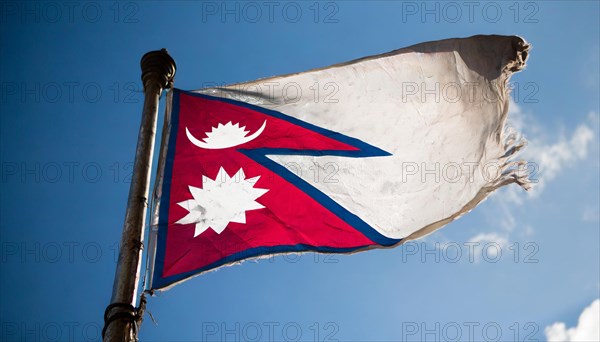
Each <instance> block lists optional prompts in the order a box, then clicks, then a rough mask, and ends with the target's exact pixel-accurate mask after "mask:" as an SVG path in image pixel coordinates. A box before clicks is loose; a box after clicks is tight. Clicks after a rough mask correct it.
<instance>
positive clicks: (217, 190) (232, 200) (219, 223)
mask: <svg viewBox="0 0 600 342" xmlns="http://www.w3.org/2000/svg"><path fill="white" fill-rule="evenodd" d="M259 178H260V176H257V177H253V178H248V179H246V175H244V170H242V169H241V168H240V169H239V171H238V172H237V173H236V174H235V176H233V177H229V175H228V174H227V172H226V171H225V170H224V169H223V168H222V167H221V168H220V169H219V173H218V174H217V177H216V178H215V179H214V180H212V179H210V178H208V177H206V176H202V188H196V187H193V186H191V185H190V186H189V189H190V192H191V193H192V196H193V197H194V199H190V200H187V201H183V202H179V203H177V204H179V205H180V206H181V207H183V208H185V209H186V210H187V211H189V214H187V215H186V216H185V217H183V218H182V219H181V220H179V221H177V222H175V223H178V224H193V223H195V224H196V230H195V232H194V237H196V236H198V235H200V234H202V232H204V231H205V230H207V229H208V228H212V230H214V231H215V232H216V233H217V234H221V232H222V231H223V230H225V228H226V227H227V225H228V224H229V222H237V223H246V211H248V210H255V209H261V208H264V206H263V205H262V204H260V203H258V202H256V201H255V200H256V199H257V198H258V197H260V196H262V195H264V194H265V193H266V192H267V191H269V190H268V189H258V188H254V184H255V183H256V181H258V179H259Z"/></svg>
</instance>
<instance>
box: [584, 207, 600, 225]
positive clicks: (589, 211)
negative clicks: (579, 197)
mask: <svg viewBox="0 0 600 342" xmlns="http://www.w3.org/2000/svg"><path fill="white" fill-rule="evenodd" d="M581 220H582V221H584V222H598V221H599V220H600V210H599V208H597V207H596V208H594V207H593V206H591V205H588V206H586V207H585V208H583V212H582V214H581Z"/></svg>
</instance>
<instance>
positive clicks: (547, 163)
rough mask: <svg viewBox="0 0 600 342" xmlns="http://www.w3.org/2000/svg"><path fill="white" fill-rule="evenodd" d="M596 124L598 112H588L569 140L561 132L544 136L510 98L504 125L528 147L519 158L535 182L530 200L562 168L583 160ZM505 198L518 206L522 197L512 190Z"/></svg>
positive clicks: (591, 140)
mask: <svg viewBox="0 0 600 342" xmlns="http://www.w3.org/2000/svg"><path fill="white" fill-rule="evenodd" d="M597 121H598V113H594V112H591V113H589V114H588V119H587V121H585V122H583V123H581V124H579V126H577V128H576V129H575V130H574V131H573V133H572V134H570V137H569V136H568V135H565V134H564V133H560V134H558V133H551V134H547V133H546V134H544V133H545V132H544V131H543V129H542V128H541V126H540V125H539V123H538V122H536V121H535V119H534V117H533V116H532V115H531V114H530V113H527V112H525V111H523V109H522V108H521V107H520V106H519V105H517V104H516V103H515V102H514V101H512V99H511V102H510V105H509V123H508V125H509V126H510V127H513V128H514V129H516V130H517V131H519V132H523V133H524V134H525V136H526V138H527V140H528V144H527V147H526V148H525V149H524V151H523V152H522V153H521V154H520V155H519V157H521V158H523V159H525V160H527V161H529V162H530V163H532V164H531V165H532V167H530V168H529V170H530V171H532V174H531V179H532V180H533V181H536V183H534V184H535V186H534V188H533V189H532V190H531V191H530V194H531V195H530V197H537V196H539V195H540V194H541V193H542V191H543V189H544V187H545V186H546V184H547V183H548V182H550V181H552V180H553V179H555V178H556V177H557V176H559V175H560V174H561V173H562V172H563V170H564V169H565V168H569V167H572V166H573V165H574V164H575V163H576V162H578V161H581V160H584V159H586V158H587V156H588V154H589V150H590V146H591V143H592V142H593V141H594V137H595V136H596V135H597V132H595V131H594V129H593V128H592V127H595V126H597V125H596V123H597ZM557 135H558V136H559V137H558V139H556V140H555V141H553V142H550V141H548V140H549V139H547V136H557ZM512 188H514V187H512ZM505 197H508V201H510V202H513V203H516V204H520V203H522V201H521V197H522V195H520V194H519V193H516V192H515V191H514V190H511V191H510V193H509V194H505Z"/></svg>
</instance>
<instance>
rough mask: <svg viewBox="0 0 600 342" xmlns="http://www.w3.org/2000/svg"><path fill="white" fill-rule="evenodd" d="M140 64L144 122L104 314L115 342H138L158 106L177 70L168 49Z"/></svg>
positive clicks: (105, 336) (147, 56)
mask: <svg viewBox="0 0 600 342" xmlns="http://www.w3.org/2000/svg"><path fill="white" fill-rule="evenodd" d="M140 65H141V68H142V82H143V84H144V109H143V112H142V123H141V125H140V131H139V134H138V142H137V148H136V152H135V162H134V166H133V177H132V180H131V185H130V187H129V198H128V200H127V210H126V213H125V223H124V225H123V233H122V235H121V244H120V251H119V259H118V261H117V269H116V272H115V280H114V283H113V291H112V297H111V301H110V302H111V303H110V305H108V307H107V308H106V311H105V313H104V320H105V322H104V329H103V340H104V341H111V342H122V341H132V340H137V322H138V321H140V318H141V317H139V316H138V310H137V309H136V307H135V306H136V301H137V288H138V283H139V278H140V266H141V261H142V249H143V247H144V222H145V220H146V212H147V208H148V192H149V188H150V174H151V166H152V156H153V154H154V140H155V136H156V123H157V120H158V103H159V100H160V94H161V93H162V91H163V89H165V88H170V87H171V86H172V83H173V78H174V76H175V70H176V65H175V61H174V60H173V58H171V56H169V53H168V52H167V50H166V49H162V50H159V51H150V52H148V53H146V54H145V55H144V56H143V57H142V60H141V62H140Z"/></svg>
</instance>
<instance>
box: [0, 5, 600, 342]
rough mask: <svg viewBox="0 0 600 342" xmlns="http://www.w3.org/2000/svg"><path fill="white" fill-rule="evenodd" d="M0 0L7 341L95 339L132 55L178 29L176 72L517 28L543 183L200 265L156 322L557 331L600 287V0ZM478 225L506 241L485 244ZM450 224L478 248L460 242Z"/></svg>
mask: <svg viewBox="0 0 600 342" xmlns="http://www.w3.org/2000/svg"><path fill="white" fill-rule="evenodd" d="M0 6H1V7H0V9H1V11H0V20H1V21H0V41H1V42H2V44H1V46H0V61H1V63H0V81H1V83H0V85H1V89H0V95H1V98H0V105H1V110H0V113H1V114H0V115H1V116H0V123H1V127H0V133H1V137H0V139H1V146H0V152H1V155H0V159H1V163H2V164H1V165H2V173H1V176H2V178H1V189H2V190H1V192H0V196H1V198H0V209H1V212H0V214H1V215H0V269H1V271H0V303H1V305H0V321H1V323H0V324H1V326H0V333H1V334H2V335H1V336H2V337H0V339H2V340H19V339H26V340H61V341H62V340H77V341H81V340H84V341H85V340H94V339H98V338H99V333H100V329H101V328H102V315H103V312H104V308H105V306H106V305H107V304H108V301H109V299H110V293H111V289H112V283H113V275H114V270H115V265H116V264H115V252H116V246H117V243H118V241H119V239H120V234H121V228H122V224H123V217H124V212H125V203H126V199H127V194H128V190H129V184H128V180H129V177H130V175H131V165H132V161H133V156H134V153H135V143H136V139H137V131H138V127H139V122H140V115H141V105H142V99H143V96H142V93H141V82H140V80H139V79H140V70H139V60H140V58H141V56H142V55H143V54H144V53H145V52H147V51H150V50H154V49H159V48H163V47H166V48H168V49H169V51H170V53H171V55H172V56H173V57H174V58H175V60H176V61H177V66H178V71H177V75H176V79H175V84H176V86H177V87H178V88H181V89H190V90H191V89H198V88H201V87H203V86H206V85H214V84H215V83H216V84H228V83H234V82H242V81H248V80H252V79H256V78H260V77H266V76H271V75H277V74H285V73H290V72H298V71H303V70H306V69H310V68H315V67H324V66H327V65H330V64H333V63H338V62H343V61H347V60H351V59H354V58H359V57H362V56H366V55H372V54H377V53H383V52H387V51H390V50H394V49H397V48H400V47H404V46H408V45H412V44H415V43H419V42H423V41H430V40H438V39H444V38H453V37H466V36H471V35H474V34H506V35H513V34H516V35H519V36H522V37H523V38H525V39H526V40H527V41H528V42H530V43H531V45H532V50H531V57H530V59H529V61H528V67H527V69H526V70H525V71H523V72H521V73H518V74H516V75H514V76H513V79H512V81H513V84H514V87H515V89H516V90H515V91H514V92H513V98H514V99H513V103H514V105H513V106H512V108H511V115H512V117H513V120H512V121H513V125H514V126H517V127H520V129H521V130H522V131H523V132H524V134H525V136H526V137H527V139H528V140H529V142H530V143H529V146H528V149H527V150H526V152H525V153H524V156H525V157H526V158H528V159H529V160H531V161H533V162H535V163H536V165H537V166H538V170H539V172H537V176H538V177H537V179H538V180H539V183H538V186H537V188H536V189H534V190H533V191H532V192H531V193H529V194H527V193H524V192H523V191H521V190H520V189H516V188H515V189H504V190H502V191H500V192H498V193H497V194H495V195H494V196H492V198H490V199H488V200H487V201H486V202H484V203H483V204H481V205H480V206H479V207H477V208H476V209H475V210H474V211H473V212H471V213H470V214H468V215H466V216H464V217H462V218H461V219H459V220H457V221H455V222H453V223H451V224H450V225H448V226H447V227H445V228H444V229H442V230H441V231H438V232H436V233H434V234H432V235H430V236H428V237H427V238H426V239H424V240H420V241H418V242H416V243H415V244H413V245H411V246H410V248H409V247H400V248H396V249H393V250H380V251H371V252H367V253H359V254H355V255H350V256H343V255H334V256H328V257H326V256H323V255H314V254H307V255H302V256H301V257H299V256H288V257H274V258H272V259H268V260H262V261H260V262H256V263H254V262H248V263H245V264H243V265H241V266H234V267H229V268H225V269H222V270H220V271H218V272H213V273H209V274H206V275H203V276H201V277H197V278H194V279H192V280H190V281H188V282H185V283H183V284H181V285H178V286H176V287H174V288H173V289H171V290H169V291H167V292H164V293H161V294H160V295H158V296H157V297H153V298H150V300H149V305H148V309H149V311H150V312H152V314H153V315H154V317H155V318H156V320H157V322H158V325H157V326H156V325H154V324H153V323H152V321H151V320H150V319H149V318H148V317H146V320H145V322H144V325H143V326H142V329H141V335H140V336H141V338H142V339H143V340H147V341H163V340H167V339H171V340H173V339H176V340H187V341H203V340H206V341H216V340H222V339H227V340H229V341H236V340H265V341H269V340H278V341H281V340H284V341H285V340H288V341H293V340H297V338H298V339H299V340H302V341H324V340H325V341H331V340H339V341H348V340H357V341H358V340H360V341H375V340H377V341H382V340H385V341H398V340H421V339H427V340H444V339H449V340H451V339H452V338H454V337H455V336H456V332H459V333H460V334H461V338H460V339H461V340H469V336H472V339H473V340H484V339H490V340H494V339H495V337H496V332H500V333H501V337H499V339H501V340H503V341H504V340H511V341H513V340H524V339H526V338H529V339H530V340H535V339H537V340H545V339H546V337H547V336H558V335H560V334H561V333H562V334H563V335H569V332H568V331H566V330H565V329H564V328H563V327H562V326H560V324H559V325H556V326H554V328H553V329H549V330H546V328H547V327H549V326H551V325H552V324H554V323H556V322H564V324H565V326H566V328H567V329H568V328H572V327H576V326H577V325H578V319H579V316H580V314H581V313H582V311H583V310H584V308H586V307H588V306H590V305H591V304H592V302H593V301H594V300H596V299H597V298H598V297H599V291H600V274H599V272H600V271H599V269H600V256H599V250H600V248H599V247H600V242H599V241H600V237H599V232H600V229H599V206H600V202H599V188H600V184H599V177H598V174H599V172H600V170H599V168H600V166H599V139H598V136H599V119H598V115H599V114H598V113H599V111H600V110H599V95H598V94H599V91H600V89H599V68H598V64H599V43H598V42H599V41H600V39H599V38H600V37H599V30H600V27H599V4H598V2H595V1H568V2H567V1H549V2H541V1H540V2H535V1H534V2H484V3H476V4H474V3H471V2H453V3H451V4H450V5H448V3H444V2H428V3H427V4H425V5H423V4H422V3H419V2H410V1H403V2H402V1H381V2H378V1H370V2H367V1H338V2H318V3H317V2H279V1H274V2H253V3H252V5H248V4H247V3H244V2H227V3H225V2H220V1H216V2H188V1H173V2H168V3H167V2H160V1H149V2H127V1H125V2H42V3H34V2H23V3H22V2H11V1H8V2H3V3H2V4H0ZM270 6H272V7H270ZM257 8H259V9H260V11H261V16H260V17H259V16H257V13H258V12H256V9H257ZM269 8H272V9H273V12H272V13H269ZM470 9H471V10H472V11H471V12H469V11H470ZM427 11H430V12H427ZM431 11H432V12H431ZM457 11H459V12H457ZM459 14H460V15H459ZM163 108H164V103H162V102H161V114H160V120H159V121H160V122H162V110H163ZM467 242H479V243H480V245H482V244H483V243H489V242H493V243H495V244H497V245H498V246H500V247H501V251H502V256H501V258H500V260H499V261H498V262H491V261H490V260H485V258H483V257H481V255H482V251H481V250H476V251H475V256H474V257H473V259H472V260H470V259H469V258H468V252H469V250H468V248H467V247H465V245H464V244H465V243H467ZM436 244H437V245H436ZM455 245H458V246H461V251H462V253H463V255H462V257H460V258H459V260H458V261H457V262H451V260H449V259H452V258H451V257H449V256H448V255H449V254H444V253H445V251H449V248H450V247H451V246H455ZM427 251H432V252H427ZM517 251H518V253H517ZM436 256H437V257H439V260H437V261H436V260H435V257H436ZM486 256H488V257H489V255H486ZM594 310H595V313H596V315H597V314H598V313H597V311H598V306H597V304H596V306H595V307H592V309H591V312H592V313H593V312H594ZM585 317H588V316H585ZM585 317H584V318H583V319H582V320H581V323H582V324H581V326H584V325H585V322H586V318H585ZM596 317H597V316H596ZM596 324H597V322H596ZM561 329H562V330H561ZM581 329H586V328H581ZM574 332H575V331H571V335H572V334H573V333H574ZM469 334H471V335H469ZM257 336H258V337H257ZM575 336H576V335H575Z"/></svg>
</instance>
